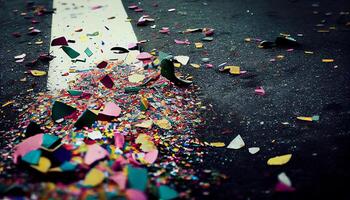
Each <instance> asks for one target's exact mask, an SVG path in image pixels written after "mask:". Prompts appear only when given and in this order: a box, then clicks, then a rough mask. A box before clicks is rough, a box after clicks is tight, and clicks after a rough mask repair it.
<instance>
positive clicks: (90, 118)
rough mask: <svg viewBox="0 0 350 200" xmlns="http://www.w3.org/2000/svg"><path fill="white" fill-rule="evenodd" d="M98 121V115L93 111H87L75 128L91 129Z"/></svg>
mask: <svg viewBox="0 0 350 200" xmlns="http://www.w3.org/2000/svg"><path fill="white" fill-rule="evenodd" d="M96 120H97V115H96V114H95V113H93V112H92V111H91V110H86V111H85V112H84V113H83V114H82V115H81V116H80V117H79V119H78V120H77V122H75V124H74V126H75V127H76V128H78V129H81V128H83V127H90V126H91V125H92V124H93V123H94V122H95V121H96Z"/></svg>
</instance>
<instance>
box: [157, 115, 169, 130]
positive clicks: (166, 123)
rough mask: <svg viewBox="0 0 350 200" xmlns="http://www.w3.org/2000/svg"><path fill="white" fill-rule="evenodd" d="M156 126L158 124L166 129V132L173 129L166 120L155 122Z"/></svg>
mask: <svg viewBox="0 0 350 200" xmlns="http://www.w3.org/2000/svg"><path fill="white" fill-rule="evenodd" d="M155 124H157V126H159V127H160V128H162V129H165V130H169V129H171V124H170V122H169V121H168V120H167V119H165V118H164V119H161V120H157V121H155Z"/></svg>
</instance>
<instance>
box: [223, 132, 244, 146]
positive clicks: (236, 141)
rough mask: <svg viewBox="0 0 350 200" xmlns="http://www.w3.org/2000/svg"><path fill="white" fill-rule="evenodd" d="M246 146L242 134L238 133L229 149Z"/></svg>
mask: <svg viewBox="0 0 350 200" xmlns="http://www.w3.org/2000/svg"><path fill="white" fill-rule="evenodd" d="M244 146H245V143H244V141H243V139H242V137H241V136H240V135H237V136H236V137H235V139H233V140H232V141H231V142H230V144H229V145H228V146H227V148H229V149H240V148H242V147H244Z"/></svg>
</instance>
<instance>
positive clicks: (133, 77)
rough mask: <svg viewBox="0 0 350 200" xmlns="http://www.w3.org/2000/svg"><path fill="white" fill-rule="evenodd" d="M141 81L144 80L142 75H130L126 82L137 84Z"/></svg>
mask: <svg viewBox="0 0 350 200" xmlns="http://www.w3.org/2000/svg"><path fill="white" fill-rule="evenodd" d="M143 79H145V75H143V74H133V75H130V76H129V77H128V80H129V81H130V82H131V83H138V82H141V81H143Z"/></svg>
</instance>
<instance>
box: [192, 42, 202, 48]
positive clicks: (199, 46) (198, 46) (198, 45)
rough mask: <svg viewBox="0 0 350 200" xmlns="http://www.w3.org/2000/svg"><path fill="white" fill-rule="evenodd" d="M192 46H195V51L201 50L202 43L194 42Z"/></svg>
mask: <svg viewBox="0 0 350 200" xmlns="http://www.w3.org/2000/svg"><path fill="white" fill-rule="evenodd" d="M194 45H195V46H196V48H197V49H201V48H203V43H201V42H196V43H194Z"/></svg>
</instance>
